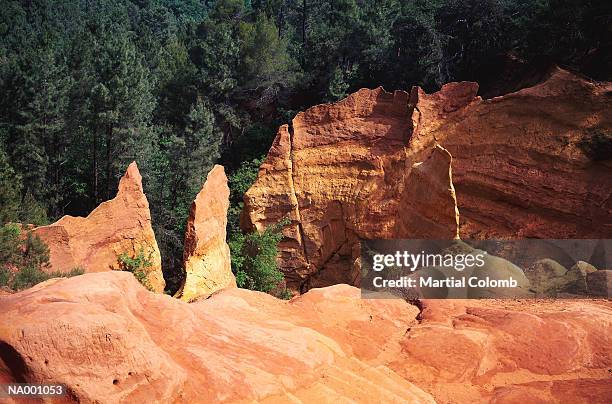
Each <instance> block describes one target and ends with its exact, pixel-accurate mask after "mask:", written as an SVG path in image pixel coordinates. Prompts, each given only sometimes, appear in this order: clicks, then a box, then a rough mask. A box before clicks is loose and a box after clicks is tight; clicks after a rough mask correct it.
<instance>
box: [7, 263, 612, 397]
mask: <svg viewBox="0 0 612 404" xmlns="http://www.w3.org/2000/svg"><path fill="white" fill-rule="evenodd" d="M0 318H1V319H2V322H0V382H7V383H8V382H14V381H20V382H38V383H40V382H48V383H51V382H55V383H64V384H66V386H67V388H68V390H69V396H68V397H67V401H69V402H99V403H123V402H124V403H128V402H148V403H158V402H159V403H161V402H164V403H165V402H193V403H209V402H317V401H319V402H330V401H338V402H348V401H356V402H423V403H433V402H434V400H435V401H436V402H496V400H497V401H498V402H499V401H502V402H507V401H508V400H514V401H522V402H533V400H534V397H535V398H538V397H540V398H543V399H544V400H545V401H550V398H551V397H553V398H554V397H556V398H557V401H570V402H605V398H607V397H610V395H611V394H612V386H611V385H610V383H609V379H610V375H609V369H610V368H612V302H610V301H609V300H589V301H585V300H582V301H570V300H557V301H554V300H537V301H534V300H532V301H525V300H523V301H515V300H423V301H420V302H417V305H411V304H409V303H407V302H406V301H404V300H402V299H371V300H368V299H361V294H360V291H359V289H357V288H354V287H350V286H347V285H335V286H331V287H326V288H320V289H313V290H310V291H309V292H308V293H305V294H303V295H301V296H299V297H296V298H293V299H292V300H290V301H284V300H279V299H276V298H274V297H272V296H270V295H267V294H264V293H260V292H254V291H249V290H243V289H238V288H229V289H224V290H221V291H219V292H218V293H215V294H214V295H212V296H211V297H210V298H209V299H200V300H198V301H196V302H194V303H190V304H187V303H185V302H183V301H180V300H177V299H173V298H171V297H170V296H166V295H161V294H155V293H151V292H148V291H147V290H146V289H144V288H143V287H142V286H141V285H140V284H139V283H138V282H137V281H136V279H135V278H134V277H133V276H131V275H130V274H126V273H123V272H119V271H113V272H103V273H90V274H85V275H82V276H78V277H74V278H68V279H52V280H50V281H47V282H44V283H42V284H39V285H36V286H34V287H33V288H31V289H28V290H26V291H22V292H19V293H15V294H12V295H8V296H3V297H0ZM560 392H562V399H559V397H561V396H559V394H561V393H560ZM546 399H548V400H546ZM553 401H554V400H553Z"/></svg>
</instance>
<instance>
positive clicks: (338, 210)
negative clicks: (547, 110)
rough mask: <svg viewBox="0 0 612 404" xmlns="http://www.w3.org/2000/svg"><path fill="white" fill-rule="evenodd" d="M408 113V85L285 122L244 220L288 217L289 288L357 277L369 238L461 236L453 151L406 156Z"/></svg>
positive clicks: (250, 224)
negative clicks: (363, 243) (423, 234)
mask: <svg viewBox="0 0 612 404" xmlns="http://www.w3.org/2000/svg"><path fill="white" fill-rule="evenodd" d="M409 112H410V111H409V105H408V94H407V93H405V92H403V91H397V92H395V93H394V94H389V93H386V92H385V91H384V90H382V89H381V88H378V89H376V90H360V91H359V92H357V93H355V94H353V95H351V96H349V97H348V98H346V99H344V100H342V101H340V102H338V103H336V104H330V105H319V106H316V107H313V108H310V109H309V110H307V111H306V112H302V113H299V114H298V115H297V116H296V117H295V119H294V120H293V122H292V126H291V127H289V126H287V125H284V126H282V127H281V128H280V129H279V132H278V135H277V136H276V139H275V140H274V143H273V145H272V147H271V149H270V152H269V153H268V156H267V158H266V160H265V161H264V163H263V164H262V166H261V168H260V172H259V175H258V178H257V180H256V182H255V184H254V185H253V187H251V189H249V191H248V192H247V193H246V195H245V198H244V200H245V208H244V211H243V216H242V226H243V227H244V229H245V230H249V231H250V230H253V229H256V230H259V231H261V230H262V229H263V228H265V227H267V226H270V225H271V224H274V223H278V222H279V221H281V220H282V219H283V218H288V219H290V221H291V223H290V224H289V225H288V226H286V227H285V229H284V231H283V234H284V236H285V239H284V240H283V241H282V242H281V244H280V250H281V252H280V267H281V269H282V270H283V272H284V273H285V279H286V281H287V284H288V286H289V287H290V288H292V289H294V290H302V291H305V290H308V289H310V288H311V287H316V286H324V285H330V284H335V283H349V284H356V282H357V280H358V278H359V268H358V265H357V261H358V257H359V244H358V240H359V239H362V238H365V239H367V238H372V239H376V238H402V237H405V238H410V237H416V236H418V235H419V234H421V232H426V233H427V234H428V235H429V236H431V237H434V238H454V237H455V236H456V234H457V225H456V221H457V212H456V204H455V196H454V191H453V187H452V181H451V170H450V161H451V157H450V155H449V153H448V152H447V151H446V150H444V149H443V148H441V147H438V146H436V145H433V144H432V145H431V146H430V147H429V148H428V149H427V151H426V152H423V153H421V154H420V155H419V156H410V155H409V154H408V148H407V146H408V140H409V135H410V128H411V121H410V115H409ZM419 163H421V164H419ZM424 191H426V192H424ZM404 211H406V214H402V212H404ZM432 224H433V226H431V227H430V225H432Z"/></svg>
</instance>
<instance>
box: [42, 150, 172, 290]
mask: <svg viewBox="0 0 612 404" xmlns="http://www.w3.org/2000/svg"><path fill="white" fill-rule="evenodd" d="M33 232H34V234H36V235H37V236H39V237H40V238H41V239H42V240H43V241H44V242H45V243H47V245H48V246H49V250H50V261H51V268H50V269H51V270H53V271H61V272H68V271H70V270H71V269H73V268H76V267H80V268H82V269H83V270H84V271H85V272H101V271H110V270H113V269H118V268H119V265H118V264H119V263H118V260H117V256H118V255H119V254H122V253H126V254H128V255H130V256H136V255H137V254H139V253H140V251H141V250H142V251H143V252H144V253H145V255H149V254H150V260H151V262H152V264H153V265H152V266H151V268H150V269H149V273H148V280H149V283H150V285H151V287H152V289H153V290H155V291H156V292H163V291H164V287H165V282H164V278H163V274H162V269H161V255H160V252H159V247H158V246H157V241H156V240H155V234H154V233H153V228H152V227H151V213H150V211H149V202H148V201H147V197H146V196H145V194H144V192H143V188H142V177H141V175H140V172H139V171H138V167H137V166H136V162H133V163H132V164H130V166H129V167H128V169H127V171H126V172H125V175H124V176H123V177H122V178H121V180H120V181H119V191H118V192H117V196H115V198H113V199H111V200H109V201H106V202H103V203H101V204H100V205H99V206H98V207H97V208H96V209H94V210H93V211H92V212H91V213H90V214H89V215H88V216H87V217H73V216H64V217H62V218H61V219H60V220H58V221H57V222H55V223H53V224H50V225H48V226H41V227H37V228H35V229H34V230H33Z"/></svg>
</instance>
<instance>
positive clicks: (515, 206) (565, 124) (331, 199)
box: [241, 68, 612, 291]
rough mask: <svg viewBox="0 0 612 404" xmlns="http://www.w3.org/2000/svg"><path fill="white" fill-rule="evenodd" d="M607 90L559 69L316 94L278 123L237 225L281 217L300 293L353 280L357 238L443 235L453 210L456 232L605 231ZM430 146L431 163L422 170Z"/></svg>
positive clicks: (609, 189) (259, 224) (550, 234)
mask: <svg viewBox="0 0 612 404" xmlns="http://www.w3.org/2000/svg"><path fill="white" fill-rule="evenodd" d="M610 91H612V83H608V82H601V83H598V82H591V81H587V80H585V79H583V78H581V77H578V76H576V75H573V74H571V73H569V72H567V71H564V70H562V69H558V68H556V69H554V70H552V71H551V72H550V74H549V75H548V77H547V78H546V80H544V81H543V82H541V83H540V84H537V85H535V86H532V87H529V88H525V89H522V90H519V91H517V92H514V93H511V94H507V95H504V96H500V97H495V98H492V99H490V100H483V99H481V98H480V97H478V96H477V92H478V84H476V83H472V82H461V83H449V84H446V85H444V86H443V87H442V88H441V90H440V91H438V92H435V93H433V94H427V93H425V92H424V91H423V90H422V89H421V88H418V87H415V88H413V89H412V90H411V92H410V94H408V93H407V92H404V91H395V92H394V93H388V92H386V91H384V90H383V89H382V88H377V89H374V90H367V89H362V90H359V91H358V92H356V93H354V94H352V95H350V96H348V97H347V98H346V99H344V100H341V101H339V102H336V103H333V104H325V105H317V106H315V107H312V108H310V109H308V110H307V111H305V112H301V113H299V114H297V115H296V117H295V118H294V119H293V121H292V122H291V125H284V126H282V127H281V128H280V129H279V131H278V134H277V136H276V139H275V140H274V143H273V145H272V147H271V148H270V151H269V153H268V156H267V158H266V160H265V161H264V163H263V164H262V166H261V168H260V171H259V175H258V178H257V180H256V181H255V183H254V185H253V186H252V187H251V189H249V190H248V192H247V193H246V195H245V199H244V201H245V208H244V211H243V215H242V218H241V224H242V226H243V228H244V229H245V230H247V231H251V230H253V229H258V230H261V229H263V228H265V227H267V226H269V225H271V224H273V223H278V222H279V221H280V220H282V219H283V218H285V217H287V218H289V219H290V221H291V223H290V225H289V226H287V227H286V228H285V229H284V232H283V233H284V236H285V238H284V240H283V241H282V242H281V244H280V254H279V265H280V267H281V269H282V270H283V272H284V273H285V278H286V280H287V283H288V285H289V287H290V288H292V289H294V290H301V291H305V290H308V289H309V288H311V287H316V286H325V285H329V284H334V283H339V282H345V283H350V284H358V282H359V268H358V263H357V261H358V260H357V257H358V255H359V254H358V253H359V249H358V240H359V239H399V238H448V237H453V236H452V235H456V229H455V228H453V226H452V225H453V223H454V221H455V220H456V215H455V214H454V213H453V212H455V208H458V210H459V212H461V219H460V221H459V236H460V237H462V238H465V239H468V238H502V239H507V238H516V237H519V238H521V237H525V238H527V237H533V238H549V239H555V238H557V239H567V238H593V239H597V238H612V222H611V220H610V218H612V182H611V181H612V176H611V175H610V172H611V170H612V166H611V165H610V164H611V163H610V161H612V160H610V156H602V155H600V153H599V152H598V150H599V151H601V150H605V149H601V148H596V147H594V145H596V144H598V143H597V142H601V137H602V136H604V140H605V136H607V135H606V134H609V133H610V131H611V130H612V117H611V116H610V114H609V111H610V109H611V108H612V99H611V98H610V97H609V96H608V95H607V94H609V93H610ZM438 145H439V146H441V147H442V148H443V149H438ZM600 149H601V150H600ZM442 150H447V151H448V152H449V154H448V155H452V156H453V157H452V163H450V159H449V158H448V157H446V158H442V157H443V156H444V155H445V153H444V152H442ZM432 151H435V153H434V154H435V156H437V157H435V160H436V161H438V163H436V164H433V162H432V166H435V167H438V169H437V170H434V169H427V170H423V169H424V168H425V166H423V167H422V168H420V167H421V165H420V164H418V163H420V162H423V164H425V161H427V159H428V157H429V155H430V154H432ZM445 159H446V160H447V161H448V162H449V164H452V182H451V183H450V184H449V182H450V181H449V180H450V178H449V177H450V175H449V174H450V168H449V170H448V172H447V171H446V170H440V169H439V167H440V166H441V165H439V164H440V163H441V162H443V161H444V160H445ZM421 171H422V172H421ZM442 171H444V173H445V174H444V175H441V174H442ZM424 173H431V174H434V173H435V175H434V177H435V178H436V180H435V181H428V180H426V179H425V180H424V179H422V178H421V177H422V174H424ZM434 177H432V178H434ZM451 184H452V186H451ZM560 195H562V197H559V196H560ZM410 198H413V199H412V201H411V200H410ZM455 199H456V206H453V203H449V201H451V200H452V201H454V200H455ZM449 225H450V227H449ZM449 232H451V233H452V235H449ZM574 262H575V261H574ZM570 265H573V263H572V264H570Z"/></svg>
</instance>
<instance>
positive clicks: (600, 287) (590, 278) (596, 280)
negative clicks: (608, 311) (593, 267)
mask: <svg viewBox="0 0 612 404" xmlns="http://www.w3.org/2000/svg"><path fill="white" fill-rule="evenodd" d="M587 291H588V293H589V295H591V296H602V297H608V298H610V297H612V270H610V269H600V270H598V271H595V272H590V273H588V274H587Z"/></svg>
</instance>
